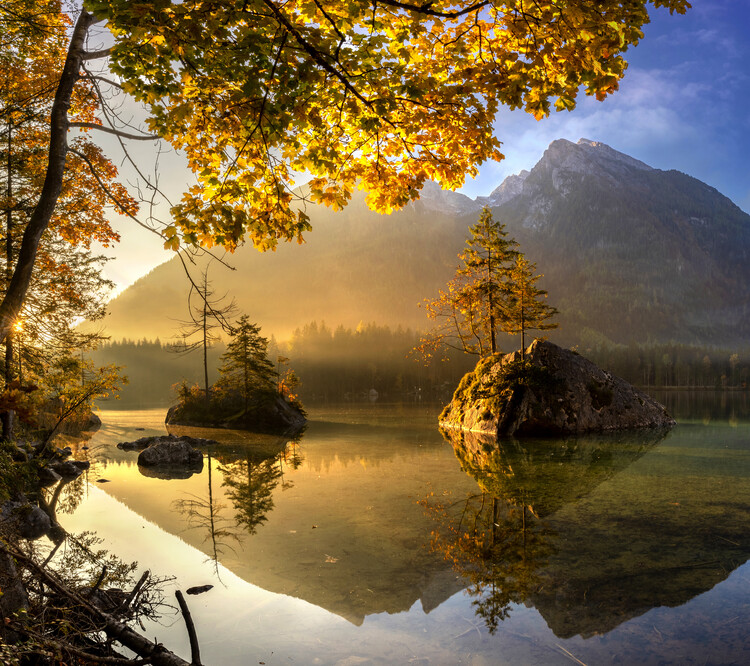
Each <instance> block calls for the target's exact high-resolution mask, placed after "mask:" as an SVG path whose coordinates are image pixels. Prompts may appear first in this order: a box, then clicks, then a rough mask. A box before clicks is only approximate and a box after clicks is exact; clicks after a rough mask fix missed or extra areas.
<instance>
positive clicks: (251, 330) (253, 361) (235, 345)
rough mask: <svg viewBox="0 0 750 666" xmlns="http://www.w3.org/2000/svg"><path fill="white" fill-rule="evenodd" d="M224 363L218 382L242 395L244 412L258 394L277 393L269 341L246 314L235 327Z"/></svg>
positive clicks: (222, 358) (223, 359)
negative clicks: (269, 355) (269, 353)
mask: <svg viewBox="0 0 750 666" xmlns="http://www.w3.org/2000/svg"><path fill="white" fill-rule="evenodd" d="M221 360H222V366H221V368H220V369H219V372H220V373H221V378H220V379H219V382H218V383H219V384H220V385H221V387H222V388H225V389H229V390H230V391H237V392H238V393H239V395H240V397H241V398H242V404H243V408H244V411H245V412H246V411H247V409H248V407H249V405H250V398H251V397H252V396H253V395H254V394H255V393H257V392H258V391H260V392H262V393H266V394H268V393H274V392H275V388H276V387H275V378H276V372H275V370H274V366H273V363H272V362H271V361H270V360H269V359H268V340H267V339H266V338H264V337H262V336H261V335H260V327H259V326H257V325H256V324H251V323H250V321H249V319H248V317H247V315H242V317H240V319H239V320H238V321H237V323H236V324H235V326H234V327H233V328H232V332H231V338H230V341H229V343H228V344H227V351H226V352H225V353H224V354H222V356H221Z"/></svg>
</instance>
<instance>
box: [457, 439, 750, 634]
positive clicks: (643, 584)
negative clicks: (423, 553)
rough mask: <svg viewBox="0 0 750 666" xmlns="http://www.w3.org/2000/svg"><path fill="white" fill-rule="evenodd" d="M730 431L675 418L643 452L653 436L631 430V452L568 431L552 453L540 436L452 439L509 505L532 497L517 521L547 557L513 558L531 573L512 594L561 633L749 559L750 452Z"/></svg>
mask: <svg viewBox="0 0 750 666" xmlns="http://www.w3.org/2000/svg"><path fill="white" fill-rule="evenodd" d="M735 433H736V431H734V430H732V429H730V428H726V427H724V428H714V429H709V428H690V427H678V428H677V429H676V430H674V431H673V432H672V433H670V434H669V435H668V436H667V438H666V439H665V440H664V443H663V444H662V445H661V446H659V447H658V448H656V449H652V450H651V451H650V452H649V453H648V454H647V455H644V453H646V451H648V449H649V448H651V447H653V446H654V444H656V442H657V441H658V439H659V438H658V437H656V438H654V440H653V441H651V442H648V440H644V439H636V440H635V441H634V442H633V444H632V446H633V450H632V451H629V450H628V449H629V446H628V442H627V438H626V437H622V438H618V439H616V440H614V441H610V442H603V441H602V439H601V438H594V439H590V438H582V439H579V440H575V441H569V442H565V443H563V444H562V446H561V447H560V450H559V452H558V451H555V450H554V449H553V448H552V447H550V446H549V444H547V443H544V442H529V443H527V442H524V443H523V445H521V444H519V443H516V442H513V443H510V444H508V445H505V444H504V445H503V446H502V448H501V449H500V450H499V451H498V452H496V453H491V452H485V451H483V449H482V447H481V445H480V446H479V447H474V448H472V447H471V446H470V447H467V446H466V445H465V444H461V443H459V446H458V447H457V449H456V453H457V455H458V456H459V458H461V460H462V462H463V463H464V466H465V468H466V469H467V471H469V472H470V473H471V474H472V475H473V476H474V477H475V478H476V480H477V482H478V483H479V485H480V487H481V488H482V489H483V490H485V491H487V496H488V497H495V496H497V497H499V498H500V500H501V501H502V503H503V505H504V506H505V507H506V508H505V511H506V512H509V511H513V510H514V509H513V507H516V509H515V510H516V511H517V510H518V508H517V507H519V506H521V507H523V510H524V511H525V510H526V509H525V507H526V506H528V507H529V508H530V509H532V511H535V512H536V514H537V515H538V516H539V517H540V519H539V520H532V521H528V520H525V521H524V523H523V529H524V530H526V531H527V532H529V533H530V534H531V535H537V541H538V542H539V543H540V544H541V545H538V546H537V551H540V552H543V553H544V555H545V557H544V559H543V560H542V559H539V561H538V563H537V565H536V567H535V569H534V570H533V571H531V572H529V571H526V569H527V568H528V562H529V557H523V558H520V559H518V565H517V568H518V572H519V573H518V576H523V577H525V580H527V581H531V583H529V584H528V585H527V586H526V587H524V588H523V589H522V592H523V598H522V599H515V600H517V601H525V602H526V603H528V604H532V605H534V606H535V607H536V608H537V610H539V612H540V613H541V614H542V616H543V617H544V618H545V620H546V621H547V623H548V625H549V627H550V628H551V629H552V630H553V631H554V632H555V634H556V635H557V636H559V637H562V638H568V637H571V636H574V635H577V634H581V635H582V636H584V637H586V636H591V635H594V634H600V633H605V632H608V631H610V630H612V629H614V628H615V627H616V626H618V625H619V624H621V623H622V622H625V621H626V620H629V619H631V618H633V617H637V616H639V615H641V614H643V613H645V612H646V611H648V610H650V609H652V608H656V607H658V606H678V605H681V604H683V603H685V602H687V601H689V600H690V599H692V598H693V597H695V596H696V595H698V594H700V593H702V592H705V591H707V590H709V589H711V588H712V587H713V586H714V585H716V584H717V583H719V582H720V581H722V580H724V579H725V578H726V577H727V576H728V575H729V573H730V572H731V571H733V570H734V569H735V568H736V567H738V566H739V565H741V564H742V563H744V562H745V561H746V560H747V559H748V556H750V532H749V531H748V529H747V527H748V524H749V521H750V457H748V456H747V455H746V454H745V453H744V450H743V449H744V446H745V444H746V443H745V442H744V441H740V440H741V435H739V436H738V435H737V434H735ZM733 437H734V438H735V439H737V441H736V442H734V441H732V438H733ZM475 444H476V443H475ZM488 505H489V502H488V501H487V500H485V501H483V506H488ZM517 531H518V529H516V532H517ZM503 538H504V539H505V540H506V541H508V540H512V539H514V538H516V537H514V536H513V533H510V532H509V533H507V534H506V535H505V536H504V537H503ZM529 542H530V540H529V537H528V536H527V537H526V538H524V541H523V543H524V544H527V543H529ZM532 554H533V553H532ZM491 564H492V563H485V568H486V570H487V571H491V570H492V567H491ZM524 567H525V568H524ZM472 575H475V574H473V572H472ZM505 575H506V577H508V574H507V573H506V574H505ZM509 579H510V580H513V577H512V576H510V577H509ZM488 583H494V581H492V579H491V577H490V576H489V575H488ZM481 593H482V594H484V595H485V596H486V594H487V593H486V589H485V590H484V591H483V592H481ZM482 598H483V597H481V596H480V600H481V599H482Z"/></svg>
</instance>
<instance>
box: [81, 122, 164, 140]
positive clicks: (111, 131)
mask: <svg viewBox="0 0 750 666" xmlns="http://www.w3.org/2000/svg"><path fill="white" fill-rule="evenodd" d="M68 127H81V128H84V129H95V130H100V131H101V132H106V133H107V134H114V135H115V136H119V137H121V138H123V139H131V140H132V141H158V140H159V139H160V138H161V137H160V136H157V135H156V134H130V133H128V132H123V131H122V130H116V129H114V128H113V127H106V126H104V125H97V124H96V123H81V122H70V123H68Z"/></svg>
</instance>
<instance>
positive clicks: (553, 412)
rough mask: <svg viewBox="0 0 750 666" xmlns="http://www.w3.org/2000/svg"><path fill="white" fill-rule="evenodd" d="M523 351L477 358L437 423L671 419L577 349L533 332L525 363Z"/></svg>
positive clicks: (507, 428) (551, 430)
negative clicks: (475, 363) (534, 337)
mask: <svg viewBox="0 0 750 666" xmlns="http://www.w3.org/2000/svg"><path fill="white" fill-rule="evenodd" d="M520 356H521V355H520V352H514V353H512V354H506V355H505V356H502V355H499V354H496V355H494V356H490V357H488V358H485V359H482V360H481V361H480V362H479V363H478V364H477V366H476V368H474V370H473V371H472V372H469V373H467V374H466V376H464V378H463V379H462V380H461V383H460V384H459V386H458V388H457V389H456V392H455V394H454V395H453V400H452V401H451V402H450V404H449V405H447V406H446V408H445V409H444V410H443V412H442V414H441V415H440V426H441V427H443V428H458V429H462V430H470V431H473V432H483V433H488V434H490V435H493V436H495V437H503V436H516V437H518V436H547V435H565V434H571V433H576V434H580V433H584V432H604V431H614V430H625V429H631V428H657V427H659V428H663V427H671V426H673V425H674V419H672V417H671V416H670V415H669V414H668V413H667V411H666V409H665V408H664V407H663V406H662V405H660V404H659V403H658V402H656V401H655V400H654V399H653V398H651V397H650V396H648V395H646V394H645V393H643V392H642V391H639V390H638V389H637V388H635V387H634V386H632V385H631V384H629V383H628V382H626V381H625V380H624V379H620V378H619V377H616V376H615V375H612V374H610V373H609V372H606V371H604V370H602V369H600V368H598V367H597V366H596V365H594V364H593V363H592V362H591V361H589V360H587V359H585V358H583V356H581V355H579V354H578V353H576V352H573V351H570V350H567V349H562V348H561V347H558V346H557V345H555V344H552V343H551V342H546V341H541V340H535V341H534V342H533V343H532V344H531V345H530V346H529V348H528V349H527V350H526V353H525V363H523V364H522V362H521V358H520Z"/></svg>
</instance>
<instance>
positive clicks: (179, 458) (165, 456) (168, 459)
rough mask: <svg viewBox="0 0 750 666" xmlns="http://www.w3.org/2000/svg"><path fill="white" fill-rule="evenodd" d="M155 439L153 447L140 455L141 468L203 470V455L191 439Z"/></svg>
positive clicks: (166, 437) (169, 436) (168, 436)
mask: <svg viewBox="0 0 750 666" xmlns="http://www.w3.org/2000/svg"><path fill="white" fill-rule="evenodd" d="M153 439H154V441H153V442H152V443H151V445H150V446H149V447H148V448H145V449H143V451H141V452H140V453H139V454H138V464H139V465H140V466H142V467H172V468H174V467H180V468H185V469H190V470H196V471H200V470H201V469H203V453H201V451H200V450H199V449H196V448H194V447H193V445H192V443H191V442H190V438H187V437H172V436H171V435H166V436H164V437H154V438H153ZM204 441H207V440H204Z"/></svg>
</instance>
